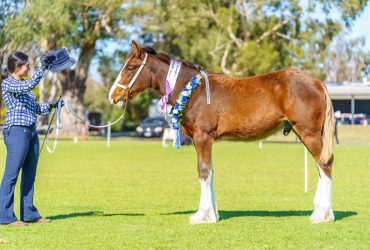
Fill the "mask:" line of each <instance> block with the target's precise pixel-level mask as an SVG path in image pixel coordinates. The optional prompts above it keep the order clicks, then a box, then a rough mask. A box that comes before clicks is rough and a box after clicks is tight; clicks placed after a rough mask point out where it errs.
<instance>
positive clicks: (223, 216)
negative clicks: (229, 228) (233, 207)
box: [161, 210, 357, 221]
mask: <svg viewBox="0 0 370 250" xmlns="http://www.w3.org/2000/svg"><path fill="white" fill-rule="evenodd" d="M193 213H195V211H192V210H189V211H179V212H173V213H165V214H161V215H176V214H193ZM218 213H219V215H220V220H228V219H231V218H234V217H290V216H310V215H311V213H312V210H298V211H294V210H289V211H263V210H261V211H227V210H219V211H218ZM334 215H335V220H337V221H338V220H341V219H344V218H346V217H350V216H353V215H357V212H354V211H334Z"/></svg>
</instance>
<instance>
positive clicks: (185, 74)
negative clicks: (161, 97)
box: [169, 65, 198, 105]
mask: <svg viewBox="0 0 370 250" xmlns="http://www.w3.org/2000/svg"><path fill="white" fill-rule="evenodd" d="M197 74H198V71H197V70H196V69H195V68H192V67H190V66H187V65H183V66H181V71H180V73H179V76H178V78H177V81H176V85H175V88H174V89H173V90H172V92H171V95H170V98H169V103H170V104H171V105H174V104H175V103H176V100H177V98H178V97H179V95H180V92H181V91H182V90H183V89H184V87H185V86H186V84H188V82H189V81H190V79H191V78H192V77H194V76H196V75H197Z"/></svg>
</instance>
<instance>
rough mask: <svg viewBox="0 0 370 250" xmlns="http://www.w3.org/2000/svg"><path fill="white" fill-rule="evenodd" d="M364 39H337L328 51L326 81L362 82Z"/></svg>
mask: <svg viewBox="0 0 370 250" xmlns="http://www.w3.org/2000/svg"><path fill="white" fill-rule="evenodd" d="M364 45H365V39H364V38H356V39H349V40H347V39H345V37H344V35H341V36H339V37H337V39H336V40H335V42H334V44H333V46H331V48H330V50H329V51H328V56H327V60H326V63H325V72H326V73H327V74H326V75H327V78H326V80H327V81H329V82H362V73H363V69H364V68H365V61H364V60H365V58H364V51H363V47H364Z"/></svg>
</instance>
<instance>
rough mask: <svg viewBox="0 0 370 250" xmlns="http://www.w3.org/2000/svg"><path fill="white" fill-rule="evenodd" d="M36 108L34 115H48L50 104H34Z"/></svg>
mask: <svg viewBox="0 0 370 250" xmlns="http://www.w3.org/2000/svg"><path fill="white" fill-rule="evenodd" d="M36 105H37V107H36V114H38V115H45V116H46V115H48V114H50V111H51V110H50V104H49V103H40V104H38V103H37V104H36Z"/></svg>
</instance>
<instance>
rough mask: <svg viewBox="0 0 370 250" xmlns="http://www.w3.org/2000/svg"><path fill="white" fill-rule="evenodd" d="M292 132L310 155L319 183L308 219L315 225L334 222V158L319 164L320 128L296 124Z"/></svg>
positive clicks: (320, 148)
mask: <svg viewBox="0 0 370 250" xmlns="http://www.w3.org/2000/svg"><path fill="white" fill-rule="evenodd" d="M306 125H307V124H306ZM294 130H295V132H296V134H297V135H298V136H299V137H300V138H301V140H302V142H303V143H304V144H305V145H306V147H307V149H308V150H309V151H310V153H311V154H312V156H313V158H314V159H315V161H316V163H317V169H318V171H319V181H318V184H317V190H316V194H315V198H314V202H313V203H314V211H313V213H312V215H311V217H310V219H311V222H312V223H314V224H316V223H320V222H328V221H334V213H333V208H332V164H333V159H334V158H333V156H332V157H331V159H330V160H329V161H328V162H326V163H322V162H320V154H321V151H322V148H323V143H322V137H321V128H317V129H312V128H307V127H300V126H298V124H297V126H295V127H294Z"/></svg>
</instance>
